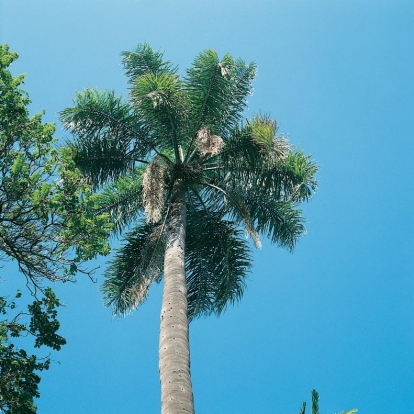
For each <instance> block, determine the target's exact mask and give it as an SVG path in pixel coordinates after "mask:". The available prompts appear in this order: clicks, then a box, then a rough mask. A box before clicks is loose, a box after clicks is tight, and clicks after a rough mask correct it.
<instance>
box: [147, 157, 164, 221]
mask: <svg viewBox="0 0 414 414" xmlns="http://www.w3.org/2000/svg"><path fill="white" fill-rule="evenodd" d="M164 174H165V169H164V167H163V166H162V165H161V163H160V162H159V161H158V158H155V159H154V161H152V163H151V164H150V165H149V166H148V167H147V169H146V170H145V173H144V178H143V180H142V204H143V206H144V210H145V213H146V215H147V222H153V223H158V222H159V221H160V220H161V212H162V207H163V205H164Z"/></svg>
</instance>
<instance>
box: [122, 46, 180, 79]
mask: <svg viewBox="0 0 414 414" xmlns="http://www.w3.org/2000/svg"><path fill="white" fill-rule="evenodd" d="M121 56H122V63H123V65H124V68H125V72H126V75H127V76H128V78H129V81H130V83H134V82H135V79H136V78H138V77H140V76H143V75H147V74H152V75H160V74H162V73H169V74H173V73H175V72H176V71H177V69H176V67H173V66H172V65H171V63H170V62H169V61H164V60H163V56H164V53H163V52H160V51H158V52H155V51H154V50H153V49H152V48H151V46H150V45H149V44H148V43H140V44H138V45H137V47H136V49H135V51H134V52H122V53H121Z"/></svg>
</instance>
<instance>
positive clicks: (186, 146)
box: [61, 44, 317, 412]
mask: <svg viewBox="0 0 414 414" xmlns="http://www.w3.org/2000/svg"><path fill="white" fill-rule="evenodd" d="M123 64H124V67H125V70H126V74H127V76H128V78H129V82H130V84H131V90H130V99H129V102H123V101H122V99H121V98H117V97H115V96H114V94H113V93H112V92H104V93H100V92H97V91H92V90H86V91H84V92H82V93H78V95H77V97H76V99H75V102H74V103H75V104H74V107H73V108H68V109H66V110H64V111H62V113H61V120H62V122H63V124H64V126H65V128H66V129H67V130H69V131H71V132H72V133H73V135H74V137H75V139H74V141H73V142H69V143H68V146H69V147H70V148H71V149H72V152H73V157H74V160H75V162H76V164H77V166H78V168H79V169H80V170H81V171H82V172H83V174H84V176H85V179H86V180H88V182H89V183H90V184H92V185H93V186H94V187H95V188H96V190H97V192H98V193H99V194H100V197H99V199H100V202H99V203H100V205H99V211H100V212H106V213H109V214H110V217H111V219H112V220H113V223H114V229H115V230H114V231H115V232H116V233H117V234H120V233H121V232H122V231H125V230H126V231H127V233H126V235H125V242H124V245H123V246H122V247H121V248H120V249H119V250H118V251H117V253H116V255H115V258H114V259H113V260H112V262H111V263H110V266H109V267H108V269H107V271H106V277H107V279H106V281H105V283H104V285H103V292H104V295H105V298H106V303H107V304H108V305H110V306H113V308H114V311H115V313H117V314H124V313H126V312H129V311H131V310H133V309H135V308H136V307H137V306H138V305H139V304H140V303H142V301H143V300H144V299H145V298H146V296H147V292H148V290H149V287H150V285H151V283H152V282H154V281H157V282H159V281H160V280H161V279H162V277H164V283H165V285H164V299H163V309H162V314H161V340H160V359H161V361H162V359H163V356H162V355H161V354H162V351H163V350H166V353H167V357H166V358H167V359H166V362H165V364H164V363H163V362H160V371H161V382H162V388H163V407H164V399H165V398H166V399H169V400H171V401H172V403H171V404H173V405H174V403H176V404H177V407H179V408H177V410H180V412H182V411H183V410H184V411H185V412H187V411H188V412H192V411H191V410H192V408H191V407H190V406H191V404H192V394H191V385H190V392H188V390H187V391H185V393H187V394H188V395H187V399H188V403H189V404H190V405H189V406H188V407H190V408H186V407H187V405H186V403H185V402H182V398H181V397H179V396H177V392H178V393H179V392H180V390H178V391H177V390H175V389H172V390H170V391H169V390H168V386H167V385H165V384H163V380H162V372H163V371H168V372H169V371H174V372H175V371H177V372H178V373H179V374H178V377H177V378H182V376H181V374H182V372H181V370H184V371H188V380H189V367H187V368H182V367H179V368H177V366H176V365H175V362H172V361H173V359H174V358H173V359H171V358H170V359H168V358H169V357H168V353H169V352H168V350H170V351H171V353H172V354H177V353H178V354H180V353H181V352H182V351H181V350H180V349H181V348H180V344H178V347H177V348H175V342H180V341H181V339H182V344H184V343H185V342H186V341H187V347H188V320H191V319H193V318H195V317H198V316H201V315H209V314H211V313H216V314H220V313H221V312H222V311H223V310H224V309H225V308H226V306H227V304H228V303H233V302H234V301H236V300H238V299H240V298H241V296H242V294H243V290H244V286H245V279H246V276H247V273H248V271H249V269H250V267H251V249H250V247H249V243H248V240H247V237H246V235H249V236H251V239H252V240H253V242H254V244H255V245H256V246H258V245H260V240H259V237H260V236H264V237H267V238H269V239H270V240H271V241H272V242H273V243H276V244H278V245H280V246H282V247H286V248H288V249H292V248H293V247H294V245H295V242H296V241H297V240H298V238H299V237H300V236H301V235H302V234H303V233H304V231H305V228H304V223H303V218H302V215H301V211H300V210H299V209H298V204H299V203H300V202H303V201H306V200H308V199H309V198H310V197H311V196H312V194H313V192H314V190H315V189H316V180H315V173H316V171H317V167H316V165H315V164H314V162H313V161H312V160H311V159H310V157H309V156H308V155H304V154H303V152H302V151H299V150H292V149H291V147H290V145H289V143H288V141H287V140H286V139H285V138H284V137H281V136H278V135H277V125H276V122H275V121H273V120H272V119H270V117H268V116H264V115H258V116H254V117H253V118H252V119H250V120H244V121H243V112H244V109H245V107H246V98H247V96H248V95H249V94H250V93H251V83H252V80H253V79H254V77H255V73H256V68H255V65H254V64H248V65H246V64H245V63H244V62H243V61H242V60H235V59H233V58H232V57H231V56H230V55H225V56H224V58H223V59H222V60H221V61H220V60H219V58H218V56H217V54H216V52H215V51H213V50H208V51H205V52H203V53H201V54H200V55H199V56H198V57H197V58H196V59H195V61H194V64H193V66H192V68H190V69H189V70H188V71H187V74H186V76H184V77H180V76H179V75H178V74H177V68H176V67H173V66H172V65H171V64H170V63H169V62H167V61H164V60H163V55H162V53H159V52H155V51H153V50H152V49H151V48H150V47H149V46H148V45H147V44H142V45H138V47H137V49H136V50H135V51H134V52H125V53H123ZM187 317H188V319H187ZM163 324H164V325H165V327H164V328H163ZM180 329H182V332H183V334H182V335H181V334H180V332H179V330H180ZM168 330H170V331H171V333H167V334H164V331H165V332H166V331H168ZM163 335H164V336H163ZM180 338H181V339H180ZM184 353H188V351H184ZM168 367H170V368H168ZM180 372H181V374H180ZM168 375H169V381H170V382H172V383H174V380H171V372H170V374H168ZM186 375H187V374H186ZM176 381H178V382H180V381H181V379H177V380H176ZM180 387H181V386H180ZM180 387H178V386H177V387H175V388H177V389H178V388H180ZM172 388H174V386H172ZM184 388H185V387H184ZM164 389H166V390H165V391H164ZM181 391H183V390H181ZM164 393H166V394H165V395H164ZM164 397H165V398H164ZM178 400H179V401H178ZM174 401H175V402H174ZM165 404H167V403H165ZM163 410H164V408H163ZM164 411H165V412H175V411H174V408H168V410H167V409H165V410H164Z"/></svg>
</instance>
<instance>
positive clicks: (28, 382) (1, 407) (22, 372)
mask: <svg viewBox="0 0 414 414" xmlns="http://www.w3.org/2000/svg"><path fill="white" fill-rule="evenodd" d="M20 297H21V293H20V292H18V293H17V294H16V296H15V298H14V299H13V300H12V301H7V300H6V299H5V298H0V314H1V315H3V316H6V315H7V314H9V313H10V312H13V311H14V310H15V309H16V299H18V298H20ZM59 305H60V304H59V300H58V299H57V298H56V296H55V294H54V293H53V291H52V289H50V288H46V289H45V294H44V296H43V298H42V299H41V300H35V301H34V302H33V303H32V304H31V305H29V306H28V307H27V310H28V312H27V313H25V312H19V313H17V314H16V315H14V316H13V318H12V319H11V320H8V319H4V320H3V321H0V379H1V381H0V412H2V413H9V414H31V413H36V405H35V404H34V402H33V399H34V398H37V397H39V396H40V394H39V390H38V384H39V382H40V376H39V375H38V374H37V373H36V371H43V370H47V369H49V365H50V358H49V357H45V358H39V357H37V356H36V355H29V354H28V353H27V351H25V350H24V349H19V348H17V347H16V345H15V344H14V343H13V342H11V338H19V337H22V336H32V337H34V338H35V341H34V346H35V347H36V348H40V347H41V346H42V345H45V346H48V347H50V348H52V349H55V350H60V348H61V347H62V345H64V344H65V343H66V340H65V339H64V338H62V337H61V336H60V335H58V334H57V333H56V332H57V331H58V329H59V327H60V324H59V321H58V320H57V319H56V317H57V311H56V308H57V307H58V306H59Z"/></svg>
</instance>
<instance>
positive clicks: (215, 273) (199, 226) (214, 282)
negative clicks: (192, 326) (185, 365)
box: [186, 210, 251, 319]
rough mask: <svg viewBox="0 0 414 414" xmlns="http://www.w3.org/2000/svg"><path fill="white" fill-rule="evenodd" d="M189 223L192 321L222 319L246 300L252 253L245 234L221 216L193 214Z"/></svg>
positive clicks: (190, 316)
mask: <svg viewBox="0 0 414 414" xmlns="http://www.w3.org/2000/svg"><path fill="white" fill-rule="evenodd" d="M187 223H188V225H187V236H186V272H187V294H188V312H189V318H190V319H194V318H196V317H200V316H203V315H204V316H207V315H210V314H211V313H215V314H217V315H219V314H221V313H222V312H223V311H224V310H225V309H226V307H227V305H228V304H229V303H231V304H233V303H234V302H235V301H237V300H239V299H240V298H241V297H242V295H243V291H244V287H245V280H246V277H247V273H248V271H249V269H250V267H251V251H250V249H249V247H248V245H247V243H246V240H245V239H244V237H243V233H242V231H240V229H238V228H237V226H236V224H235V223H233V222H231V221H228V220H224V219H223V218H222V214H220V213H215V214H212V213H208V212H206V211H203V210H200V211H194V210H190V211H189V212H188V217H187Z"/></svg>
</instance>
